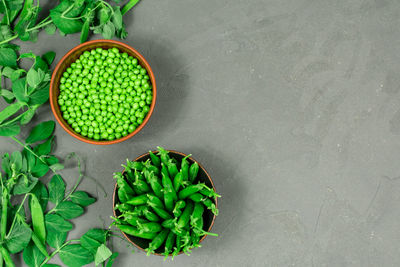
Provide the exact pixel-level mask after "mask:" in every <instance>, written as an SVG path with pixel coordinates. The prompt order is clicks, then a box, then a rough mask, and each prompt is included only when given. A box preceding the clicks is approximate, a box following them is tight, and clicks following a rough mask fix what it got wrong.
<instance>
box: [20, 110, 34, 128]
mask: <svg viewBox="0 0 400 267" xmlns="http://www.w3.org/2000/svg"><path fill="white" fill-rule="evenodd" d="M36 109H37V107H31V108H29V109H28V110H27V111H25V112H24V113H23V115H22V117H21V120H20V123H21V124H22V125H25V124H27V123H29V122H30V121H31V120H32V119H33V116H35V112H36Z"/></svg>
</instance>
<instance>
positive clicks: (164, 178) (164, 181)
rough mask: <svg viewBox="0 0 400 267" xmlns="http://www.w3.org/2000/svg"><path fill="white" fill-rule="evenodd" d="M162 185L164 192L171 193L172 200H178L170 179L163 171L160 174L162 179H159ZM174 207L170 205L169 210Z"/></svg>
mask: <svg viewBox="0 0 400 267" xmlns="http://www.w3.org/2000/svg"><path fill="white" fill-rule="evenodd" d="M161 182H162V185H163V186H164V192H165V193H167V194H169V195H171V196H172V198H173V200H174V201H177V200H178V196H177V195H176V191H175V189H174V186H173V184H172V181H171V179H170V178H169V176H168V175H165V174H164V173H163V174H162V179H161ZM164 198H165V194H164ZM173 208H174V207H173V206H172V208H171V211H172V209H173Z"/></svg>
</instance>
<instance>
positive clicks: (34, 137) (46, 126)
mask: <svg viewBox="0 0 400 267" xmlns="http://www.w3.org/2000/svg"><path fill="white" fill-rule="evenodd" d="M55 126H56V124H55V122H54V121H45V122H42V123H40V124H38V125H36V126H35V127H34V128H33V129H32V131H31V132H30V134H29V136H28V138H26V140H25V142H26V143H27V144H33V143H36V142H38V141H43V140H45V139H47V138H49V137H50V135H52V133H53V131H54V128H55Z"/></svg>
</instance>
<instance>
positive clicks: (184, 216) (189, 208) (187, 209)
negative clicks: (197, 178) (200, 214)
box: [176, 201, 193, 231]
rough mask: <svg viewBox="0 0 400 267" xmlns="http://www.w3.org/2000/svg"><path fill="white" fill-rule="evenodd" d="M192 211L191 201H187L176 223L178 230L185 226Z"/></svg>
mask: <svg viewBox="0 0 400 267" xmlns="http://www.w3.org/2000/svg"><path fill="white" fill-rule="evenodd" d="M192 212H193V202H191V201H188V202H187V203H186V207H185V209H184V210H183V212H182V215H181V216H180V217H179V220H178V222H177V223H176V228H177V230H178V231H181V230H182V229H183V228H184V227H186V226H187V224H188V223H189V220H190V215H191V214H192Z"/></svg>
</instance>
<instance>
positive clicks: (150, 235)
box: [115, 224, 157, 240]
mask: <svg viewBox="0 0 400 267" xmlns="http://www.w3.org/2000/svg"><path fill="white" fill-rule="evenodd" d="M115 226H116V227H117V228H118V229H120V230H121V231H122V232H124V233H125V234H128V235H131V236H136V237H140V238H143V239H150V240H152V239H154V238H155V237H156V236H157V233H154V232H141V231H139V230H138V229H137V228H136V227H133V226H129V225H123V224H116V225H115Z"/></svg>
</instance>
